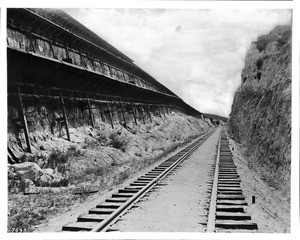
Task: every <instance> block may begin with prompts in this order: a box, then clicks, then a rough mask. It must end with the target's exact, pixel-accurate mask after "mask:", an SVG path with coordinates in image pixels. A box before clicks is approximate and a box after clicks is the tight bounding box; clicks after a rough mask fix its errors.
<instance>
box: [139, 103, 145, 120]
mask: <svg viewBox="0 0 300 240" xmlns="http://www.w3.org/2000/svg"><path fill="white" fill-rule="evenodd" d="M140 109H141V113H142V119H143V123H144V124H145V116H144V113H143V111H144V110H143V107H142V106H141V107H140Z"/></svg>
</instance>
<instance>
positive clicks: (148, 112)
mask: <svg viewBox="0 0 300 240" xmlns="http://www.w3.org/2000/svg"><path fill="white" fill-rule="evenodd" d="M147 108H148V115H149V118H150V122H151V123H152V119H151V113H150V107H149V105H147Z"/></svg>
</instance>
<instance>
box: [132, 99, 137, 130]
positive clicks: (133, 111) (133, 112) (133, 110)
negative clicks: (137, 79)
mask: <svg viewBox="0 0 300 240" xmlns="http://www.w3.org/2000/svg"><path fill="white" fill-rule="evenodd" d="M131 108H132V114H133V118H134V122H135V125H137V121H136V116H135V109H134V107H133V104H132V103H131Z"/></svg>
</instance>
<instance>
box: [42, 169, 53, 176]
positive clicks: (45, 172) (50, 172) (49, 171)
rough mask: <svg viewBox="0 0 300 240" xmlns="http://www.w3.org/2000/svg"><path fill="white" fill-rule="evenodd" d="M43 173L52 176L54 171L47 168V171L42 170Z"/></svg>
mask: <svg viewBox="0 0 300 240" xmlns="http://www.w3.org/2000/svg"><path fill="white" fill-rule="evenodd" d="M42 172H43V174H47V175H52V174H53V172H54V171H53V169H51V168H45V169H42Z"/></svg>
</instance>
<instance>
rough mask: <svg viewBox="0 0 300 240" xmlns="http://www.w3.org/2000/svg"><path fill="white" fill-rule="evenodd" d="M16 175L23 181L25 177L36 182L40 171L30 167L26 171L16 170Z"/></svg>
mask: <svg viewBox="0 0 300 240" xmlns="http://www.w3.org/2000/svg"><path fill="white" fill-rule="evenodd" d="M17 175H18V177H19V178H20V179H21V181H23V182H24V180H25V179H30V180H32V181H34V182H36V181H37V179H38V178H39V176H40V172H37V171H36V169H34V168H31V169H29V170H26V171H17Z"/></svg>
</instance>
